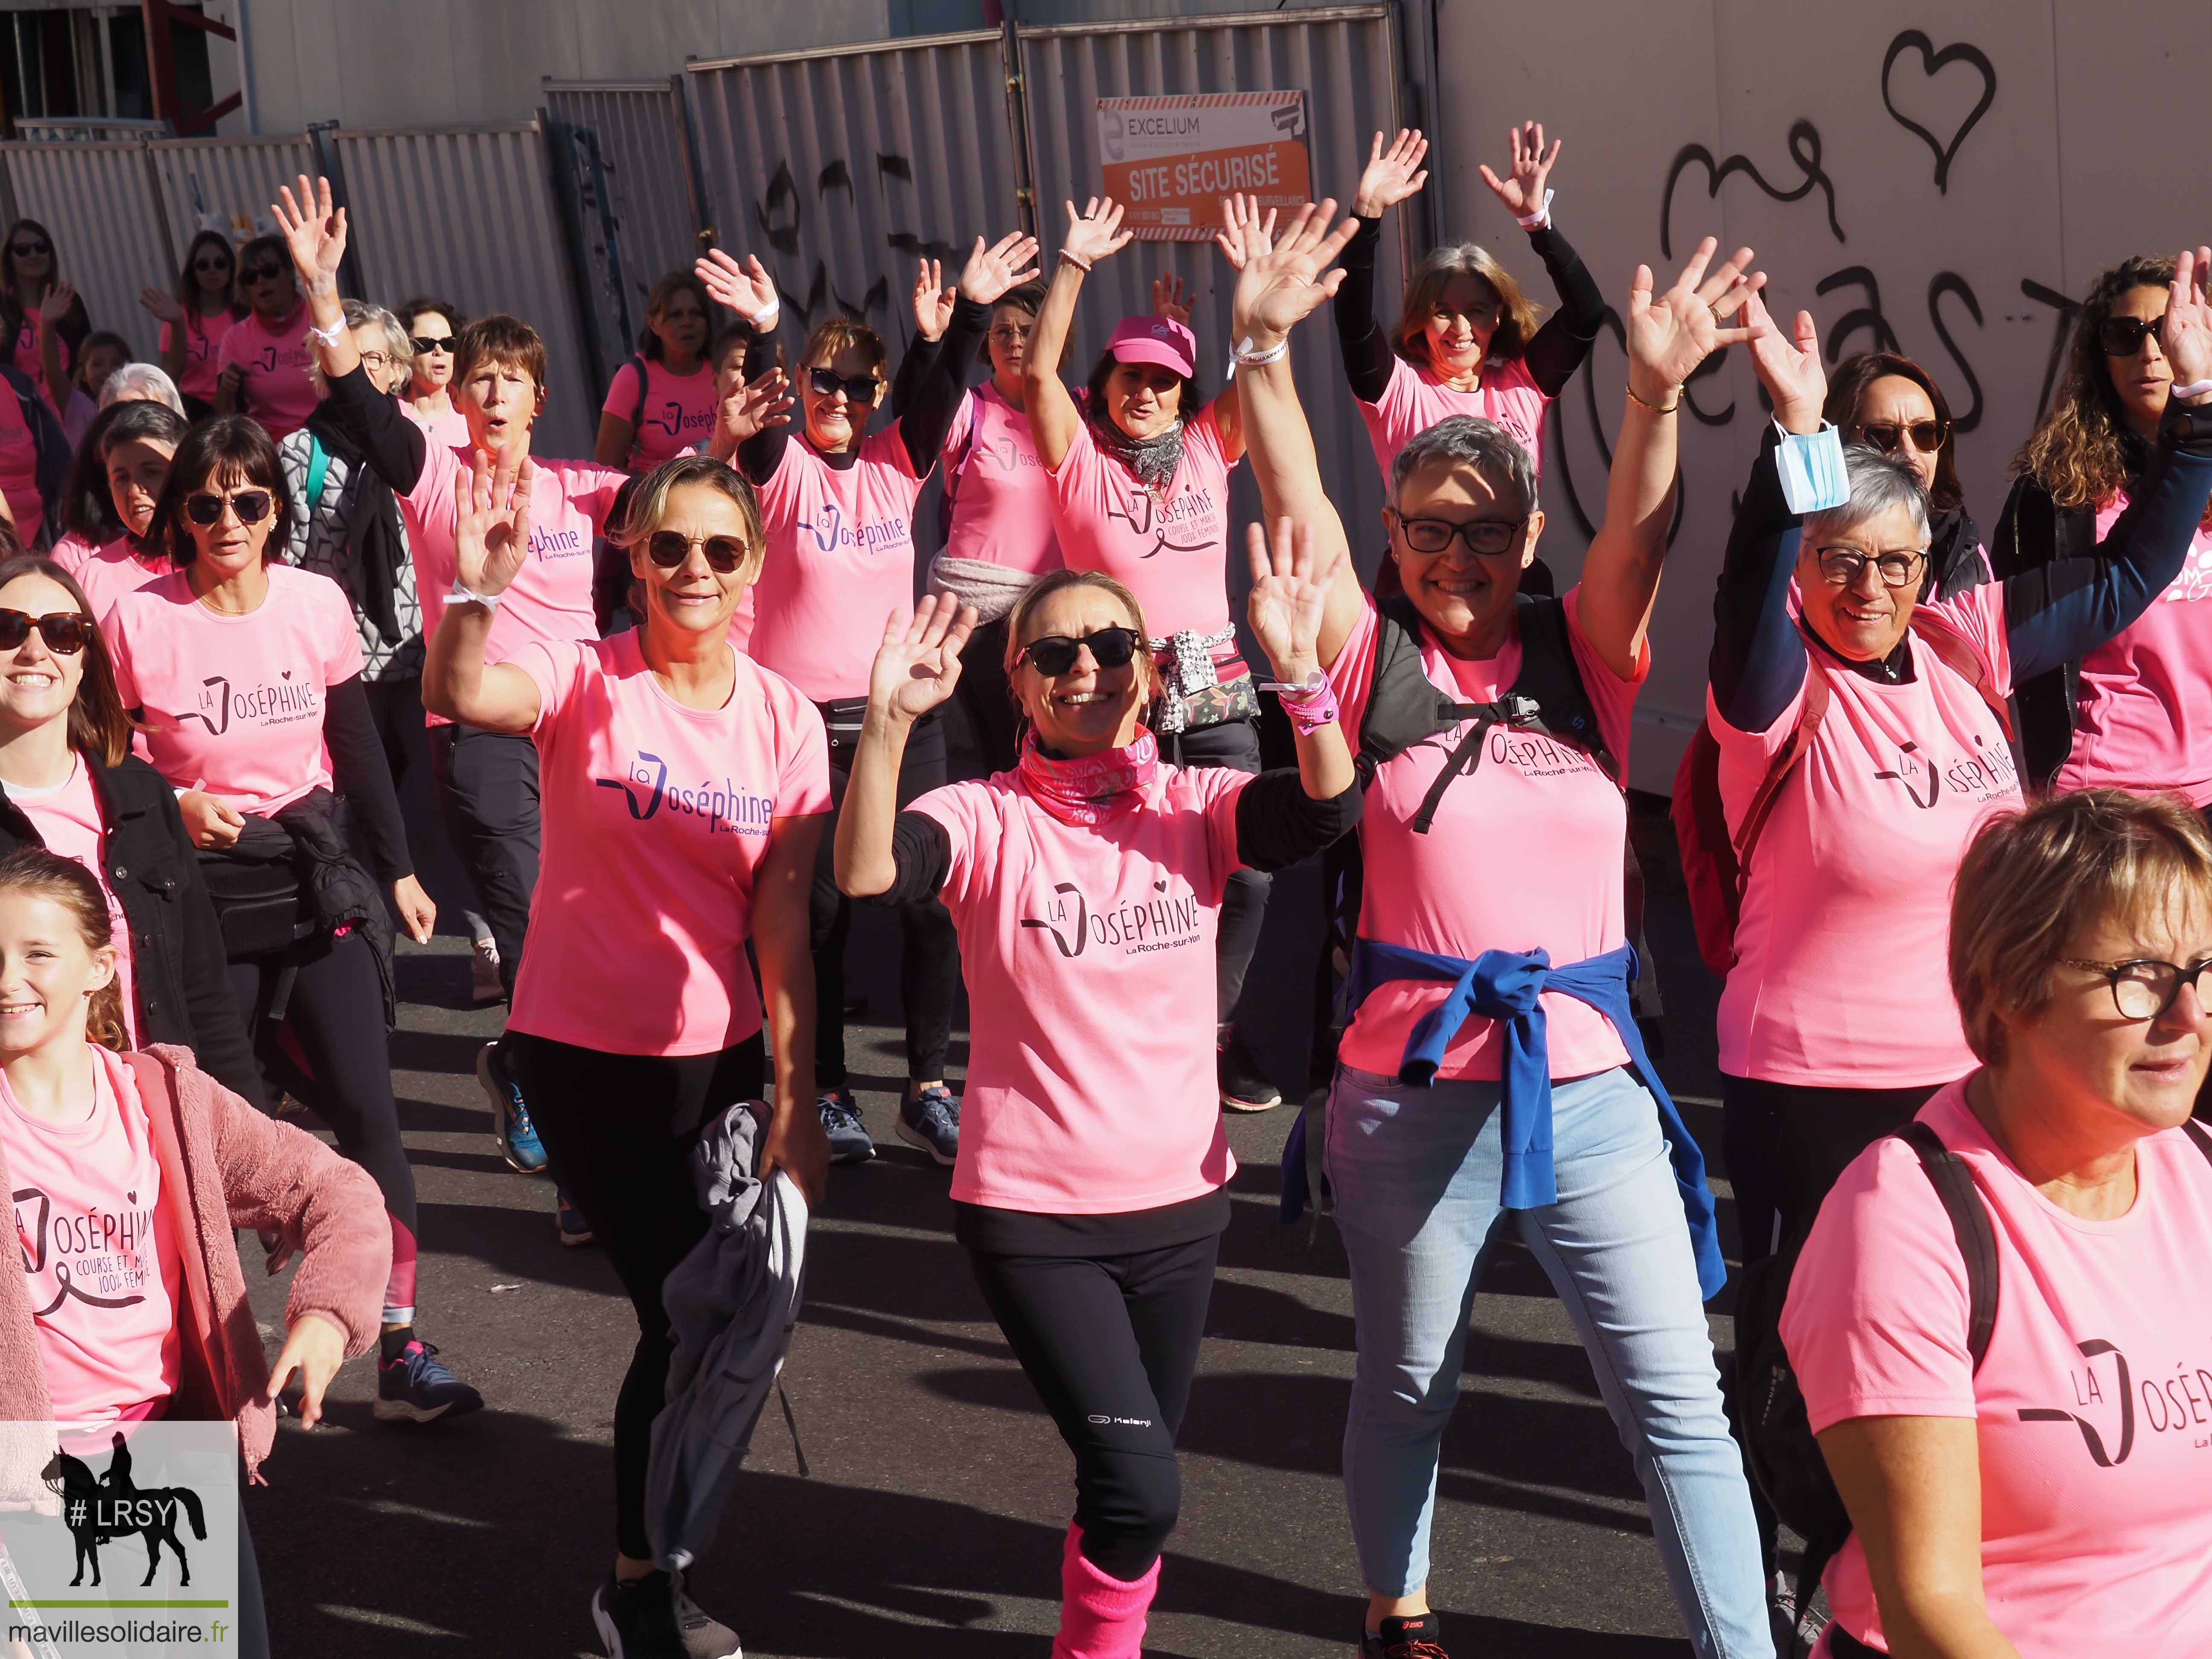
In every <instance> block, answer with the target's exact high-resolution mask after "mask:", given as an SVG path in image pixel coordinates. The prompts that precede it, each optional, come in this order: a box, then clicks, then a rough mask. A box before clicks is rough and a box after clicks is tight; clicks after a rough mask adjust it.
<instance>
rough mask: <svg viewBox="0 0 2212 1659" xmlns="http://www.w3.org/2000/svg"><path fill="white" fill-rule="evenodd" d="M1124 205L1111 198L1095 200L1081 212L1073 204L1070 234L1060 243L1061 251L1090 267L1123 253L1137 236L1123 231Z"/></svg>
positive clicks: (1095, 197) (1094, 198) (1069, 225)
mask: <svg viewBox="0 0 2212 1659" xmlns="http://www.w3.org/2000/svg"><path fill="white" fill-rule="evenodd" d="M1121 211H1122V210H1121V204H1120V203H1119V202H1116V201H1115V199H1114V198H1113V197H1110V196H1094V197H1091V199H1090V202H1089V203H1088V204H1086V205H1085V208H1084V210H1083V211H1082V212H1080V213H1078V212H1077V211H1076V210H1075V204H1074V203H1073V202H1070V203H1069V204H1067V234H1066V237H1064V238H1063V239H1062V240H1061V241H1060V251H1061V252H1065V253H1072V254H1073V255H1074V256H1075V257H1076V258H1079V259H1080V260H1082V261H1083V263H1084V264H1086V265H1087V264H1097V262H1098V261H1099V260H1101V259H1103V258H1106V257H1107V256H1108V255H1109V254H1112V253H1118V252H1121V250H1122V249H1123V248H1125V247H1127V246H1128V245H1129V241H1130V239H1131V238H1132V237H1133V236H1134V235H1135V234H1136V232H1134V231H1133V230H1124V229H1122V228H1121Z"/></svg>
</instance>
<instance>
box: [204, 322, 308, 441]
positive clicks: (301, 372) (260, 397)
mask: <svg viewBox="0 0 2212 1659" xmlns="http://www.w3.org/2000/svg"><path fill="white" fill-rule="evenodd" d="M313 325H314V319H313V318H312V317H310V316H309V315H308V314H307V301H304V300H302V301H301V302H300V308H299V309H298V310H297V311H295V312H294V313H292V315H291V316H289V317H288V318H286V319H284V320H283V322H281V323H278V324H277V325H276V326H274V327H273V328H272V327H271V326H270V325H269V324H267V323H265V322H264V321H262V319H261V318H260V317H259V316H258V314H249V315H247V316H245V317H242V318H240V319H239V320H238V321H237V322H235V323H234V324H232V325H231V326H230V327H229V329H228V330H227V331H225V332H224V334H223V337H222V342H221V343H219V344H218V345H217V346H216V369H217V371H218V372H220V371H221V370H222V369H226V368H230V367H231V365H232V364H234V363H235V364H239V365H240V366H242V367H243V368H245V370H246V380H245V381H244V383H243V384H242V385H241V386H240V388H239V390H240V393H241V394H242V398H243V402H242V403H241V405H240V406H241V407H242V408H243V409H244V410H246V413H247V414H249V415H251V416H253V418H254V419H255V420H257V421H258V422H261V424H262V425H263V426H264V427H265V428H268V432H269V435H270V437H271V438H282V437H284V436H286V435H289V434H290V433H294V432H297V431H298V430H299V429H300V428H301V427H303V426H305V425H307V416H310V415H312V414H313V413H314V412H315V402H316V398H315V387H314V383H313V381H311V380H308V379H307V362H308V354H309V352H310V351H311V349H312V348H311V347H310V346H309V345H308V344H307V331H308V329H309V328H311V327H313Z"/></svg>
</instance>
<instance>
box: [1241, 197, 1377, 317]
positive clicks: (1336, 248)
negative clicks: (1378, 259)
mask: <svg viewBox="0 0 2212 1659" xmlns="http://www.w3.org/2000/svg"><path fill="white" fill-rule="evenodd" d="M1335 216H1336V203H1335V201H1334V199H1331V200H1328V201H1324V202H1308V203H1307V204H1305V205H1304V206H1303V207H1301V208H1298V209H1296V210H1293V211H1292V213H1291V216H1290V218H1289V220H1288V222H1286V223H1285V225H1284V226H1283V228H1282V231H1281V233H1280V234H1279V235H1276V236H1273V237H1272V238H1271V237H1269V236H1268V235H1267V233H1266V232H1265V231H1264V230H1261V229H1259V228H1256V222H1255V218H1254V216H1251V215H1249V212H1248V213H1247V214H1246V216H1245V220H1244V222H1245V227H1246V232H1245V235H1244V238H1243V254H1244V265H1243V270H1239V271H1238V272H1237V291H1236V293H1235V295H1233V296H1232V298H1231V301H1230V314H1231V329H1232V331H1233V332H1234V333H1235V335H1236V337H1237V339H1238V340H1239V341H1240V342H1241V341H1243V340H1247V339H1249V340H1251V341H1253V342H1255V343H1272V342H1273V341H1276V340H1279V339H1281V338H1282V337H1283V336H1285V334H1288V333H1289V332H1290V331H1291V330H1292V329H1293V328H1296V327H1297V325H1298V324H1299V323H1300V322H1302V321H1304V319H1306V318H1308V317H1310V316H1311V315H1312V314H1313V313H1315V312H1316V310H1318V309H1319V308H1320V307H1321V304H1322V301H1324V300H1327V299H1328V297H1329V296H1330V295H1333V294H1334V293H1335V292H1336V290H1337V289H1339V288H1340V287H1341V286H1343V283H1344V272H1343V271H1342V270H1328V269H1327V267H1328V264H1329V262H1330V261H1331V260H1333V259H1334V258H1336V256H1337V255H1338V254H1340V253H1341V252H1343V251H1344V245H1345V244H1346V242H1349V241H1350V240H1352V234H1353V233H1355V232H1356V231H1358V228H1359V222H1358V220H1356V219H1346V221H1345V222H1343V223H1342V224H1340V225H1339V226H1338V227H1337V228H1335V229H1334V230H1333V231H1332V230H1331V229H1330V228H1328V222H1329V221H1330V220H1331V219H1333V218H1334V217H1335Z"/></svg>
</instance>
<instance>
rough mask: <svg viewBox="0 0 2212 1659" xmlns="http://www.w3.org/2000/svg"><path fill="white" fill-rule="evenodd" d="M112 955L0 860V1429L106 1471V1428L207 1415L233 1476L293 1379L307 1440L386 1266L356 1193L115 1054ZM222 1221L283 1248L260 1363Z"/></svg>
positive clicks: (27, 861)
mask: <svg viewBox="0 0 2212 1659" xmlns="http://www.w3.org/2000/svg"><path fill="white" fill-rule="evenodd" d="M116 957H117V951H116V948H115V943H114V940H113V939H112V935H111V933H110V931H109V921H108V913H107V907H106V903H105V902H103V900H102V898H101V896H100V888H99V884H98V883H97V882H96V881H95V880H94V878H93V877H92V876H91V874H90V873H89V872H87V871H86V870H85V869H84V868H83V866H81V865H79V864H78V863H76V861H75V860H71V859H67V858H62V857H58V856H57V855H56V854H52V853H48V852H45V851H42V850H40V849H39V848H22V849H19V850H17V851H15V852H12V853H9V854H6V855H4V856H0V1004H4V1006H6V1007H7V1009H8V1011H9V1012H8V1015H7V1018H6V1019H5V1021H4V1023H0V1024H4V1029H0V1193H6V1194H10V1195H11V1199H12V1205H13V1210H14V1219H15V1231H16V1235H17V1238H18V1240H19V1242H20V1243H21V1246H22V1248H21V1249H20V1250H11V1251H9V1253H8V1255H9V1261H8V1265H7V1266H6V1267H0V1419H5V1420H7V1422H8V1423H9V1425H10V1426H11V1427H13V1426H15V1425H19V1424H21V1425H29V1424H33V1423H38V1422H41V1421H44V1422H50V1423H58V1424H60V1425H64V1428H65V1429H66V1430H68V1431H70V1432H68V1433H66V1434H65V1436H64V1441H63V1445H64V1450H65V1451H67V1452H69V1453H70V1454H72V1455H79V1456H82V1455H84V1454H86V1453H91V1452H106V1450H107V1449H108V1448H109V1446H110V1445H112V1446H113V1448H114V1449H115V1453H114V1455H115V1467H116V1468H127V1467H128V1466H127V1463H126V1462H125V1452H124V1448H125V1438H126V1431H125V1429H124V1428H123V1427H122V1426H121V1425H128V1424H134V1423H140V1422H144V1421H147V1420H149V1419H155V1418H164V1419H180V1418H185V1417H188V1416H193V1415H201V1416H207V1417H213V1418H214V1419H216V1420H217V1421H221V1420H223V1419H231V1420H232V1421H234V1423H235V1425H236V1426H237V1430H238V1434H239V1442H240V1453H241V1454H242V1455H243V1458H244V1462H245V1468H246V1477H247V1479H248V1480H251V1479H252V1478H253V1476H254V1474H255V1473H256V1472H257V1471H258V1468H260V1465H261V1462H262V1460H263V1459H264V1458H265V1457H266V1456H267V1455H268V1454H269V1451H270V1449H271V1446H272V1444H273V1442H274V1440H275V1434H276V1419H275V1413H274V1410H273V1405H274V1401H275V1400H276V1396H277V1395H278V1393H279V1392H280V1391H281V1390H282V1389H283V1388H284V1387H285V1385H286V1384H287V1383H288V1382H289V1381H291V1380H292V1379H293V1378H294V1377H295V1376H296V1377H297V1380H298V1383H299V1390H300V1391H299V1394H298V1395H297V1396H296V1400H297V1404H296V1406H295V1407H294V1409H295V1411H296V1413H297V1415H298V1416H299V1418H300V1419H301V1422H302V1423H304V1424H307V1425H313V1423H314V1422H316V1421H317V1420H318V1419H319V1418H320V1417H321V1416H322V1414H323V1395H324V1390H325V1389H327V1388H328V1387H329V1386H330V1383H331V1378H332V1377H333V1376H336V1375H337V1370H338V1367H339V1365H340V1364H342V1363H343V1361H344V1359H345V1358H347V1356H348V1355H349V1354H355V1353H360V1352H364V1351H365V1350H366V1349H367V1348H368V1346H369V1342H370V1340H371V1336H372V1334H373V1333H374V1330H375V1308H376V1302H375V1297H376V1289H377V1285H378V1284H379V1283H380V1280H381V1279H382V1276H383V1273H384V1267H385V1263H386V1236H385V1231H384V1228H383V1225H382V1221H381V1218H380V1217H379V1216H378V1214H377V1212H376V1211H377V1206H376V1194H375V1189H374V1187H372V1186H371V1185H370V1183H369V1182H368V1179H367V1177H366V1176H362V1174H361V1173H360V1172H359V1171H358V1170H355V1169H353V1168H352V1167H351V1166H349V1165H348V1164H345V1163H343V1161H342V1160H340V1159H339V1158H337V1157H336V1156H335V1155H333V1154H332V1153H331V1152H330V1151H329V1150H328V1149H327V1148H325V1146H322V1144H321V1143H320V1142H319V1141H317V1140H316V1139H315V1138H314V1137H313V1135H310V1134H307V1133H304V1132H303V1131H301V1130H299V1129H296V1128H294V1127H291V1126H290V1125H289V1124H285V1123H280V1122H276V1121H274V1120H272V1119H270V1118H269V1117H267V1116H265V1115H264V1114H263V1113H261V1112H260V1111H258V1110H257V1109H255V1107H254V1106H253V1105H252V1103H249V1102H247V1101H245V1100H242V1099H240V1097H238V1096H236V1095H234V1094H232V1093H230V1092H229V1091H228V1090H225V1089H223V1088H222V1086H221V1085H217V1084H216V1083H215V1082H214V1081H213V1080H212V1079H209V1078H207V1077H205V1076H204V1075H203V1074H202V1073H200V1072H199V1071H198V1070H197V1069H196V1068H195V1067H194V1066H193V1065H192V1061H191V1055H190V1054H187V1053H186V1052H185V1051H184V1050H183V1049H180V1048H163V1049H161V1050H159V1051H158V1052H156V1053H153V1054H143V1053H142V1054H132V1053H131V1052H130V1049H131V1042H129V1040H128V1038H127V1037H126V1036H125V1031H124V1028H123V1023H122V1020H121V1018H120V1016H121V1013H122V1003H121V999H120V996H119V994H118V989H117V985H116ZM240 1226H244V1227H251V1228H253V1229H255V1230H256V1231H262V1232H265V1233H267V1234H268V1235H270V1236H271V1237H276V1238H278V1239H281V1240H282V1241H283V1249H286V1250H287V1251H288V1252H289V1251H293V1250H297V1251H299V1252H300V1253H301V1264H300V1268H299V1271H298V1272H297V1273H295V1275H294V1276H293V1279H292V1285H291V1291H290V1294H289V1297H287V1301H286V1309H285V1327H286V1328H285V1334H284V1341H283V1347H282V1349H281V1351H280V1352H278V1354H277V1356H276V1364H275V1365H274V1366H273V1367H272V1366H271V1365H270V1362H269V1359H268V1356H267V1353H266V1352H265V1351H264V1348H263V1347H262V1345H261V1340H260V1338H259V1336H258V1334H257V1333H256V1327H255V1324H254V1317H253V1310H252V1307H251V1306H250V1305H249V1304H247V1302H246V1286H245V1276H244V1272H243V1269H242V1268H241V1267H240V1262H239V1260H238V1251H237V1246H236V1244H235V1243H234V1233H233V1231H232V1230H233V1229H234V1227H240ZM201 1298H205V1299H206V1300H205V1301H204V1302H203V1303H202V1304H201V1305H197V1306H194V1305H193V1303H194V1301H196V1300H198V1299H201ZM210 1304H211V1305H210ZM80 1437H82V1439H80ZM54 1444H55V1442H54V1440H53V1438H52V1437H51V1431H49V1434H48V1436H47V1437H44V1438H43V1441H42V1443H41V1444H40V1447H39V1448H38V1449H37V1450H36V1452H35V1453H34V1456H35V1458H36V1459H37V1461H34V1462H31V1464H30V1465H29V1467H28V1468H19V1467H12V1466H13V1465H14V1464H15V1458H14V1457H13V1456H12V1455H10V1456H6V1457H4V1458H0V1463H4V1464H5V1465H7V1466H9V1467H0V1501H4V1502H5V1503H6V1504H8V1505H9V1507H10V1508H18V1507H22V1506H24V1505H25V1504H27V1500H31V1499H33V1498H46V1496H47V1493H46V1491H44V1490H42V1489H41V1488H40V1486H39V1485H38V1484H37V1481H38V1476H39V1474H40V1463H41V1462H44V1460H45V1459H46V1458H47V1457H49V1456H51V1455H52V1448H53V1446H54ZM10 1449H11V1450H12V1447H11V1448H10ZM149 1484H151V1483H150V1482H149ZM196 1524H197V1522H196ZM202 1535H204V1533H203V1534H202ZM238 1536H239V1548H240V1562H239V1566H240V1571H239V1575H238V1579H237V1581H236V1582H237V1583H238V1584H239V1586H240V1591H241V1594H240V1598H239V1599H238V1600H237V1601H234V1602H233V1603H232V1604H231V1605H232V1607H234V1612H235V1620H234V1623H235V1628H234V1630H233V1632H232V1634H233V1636H234V1638H235V1639H236V1640H237V1642H238V1644H239V1647H240V1651H241V1652H245V1653H260V1654H266V1653H267V1652H268V1651H269V1644H268V1631H267V1627H266V1623H265V1617H264V1610H263V1607H262V1605H261V1600H260V1575H259V1573H258V1571H256V1570H255V1567H254V1565H253V1559H252V1536H251V1534H250V1533H249V1532H248V1530H247V1528H246V1516H245V1511H244V1510H243V1509H242V1508H241V1509H240V1511H239V1521H238ZM179 1554H180V1556H181V1552H179Z"/></svg>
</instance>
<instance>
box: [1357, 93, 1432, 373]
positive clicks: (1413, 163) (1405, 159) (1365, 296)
mask: <svg viewBox="0 0 2212 1659" xmlns="http://www.w3.org/2000/svg"><path fill="white" fill-rule="evenodd" d="M1428 153H1429V141H1428V140H1427V139H1426V138H1425V137H1422V136H1421V134H1420V132H1419V131H1418V130H1413V131H1403V130H1401V131H1400V132H1399V134H1398V136H1397V137H1395V138H1394V139H1392V140H1391V141H1390V143H1389V147H1388V148H1387V149H1386V148H1385V147H1384V145H1383V135H1382V134H1381V133H1379V132H1378V133H1376V135H1375V141H1374V143H1372V144H1370V146H1369V147H1368V151H1367V167H1366V169H1365V170H1364V172H1362V173H1360V175H1359V188H1358V190H1357V191H1355V192H1353V195H1352V214H1353V216H1354V217H1355V218H1356V220H1357V221H1358V228H1357V230H1356V231H1355V232H1354V234H1353V235H1352V240H1350V241H1348V242H1346V244H1345V246H1344V252H1343V255H1342V257H1343V260H1344V281H1343V283H1342V284H1341V285H1340V287H1339V288H1338V289H1337V290H1336V296H1335V307H1334V309H1335V314H1336V339H1337V344H1338V346H1339V347H1340V348H1341V349H1342V351H1343V354H1344V378H1345V381H1346V384H1347V385H1349V386H1351V388H1352V396H1353V397H1355V398H1358V399H1359V400H1360V401H1361V402H1362V403H1369V404H1371V403H1376V402H1378V401H1380V400H1381V398H1382V396H1383V392H1385V391H1386V390H1388V389H1389V385H1390V369H1391V363H1392V359H1393V356H1394V355H1395V354H1394V353H1393V352H1392V351H1391V349H1390V341H1389V336H1388V335H1387V334H1385V333H1384V332H1383V325H1382V322H1381V321H1380V320H1379V319H1377V318H1376V315H1375V254H1376V249H1377V248H1379V247H1380V246H1382V242H1383V215H1384V214H1385V213H1387V212H1389V210H1391V209H1392V208H1393V207H1395V206H1396V205H1397V204H1399V203H1400V202H1403V201H1405V200H1407V199H1408V198H1409V197H1413V196H1414V195H1417V194H1418V193H1419V191H1420V188H1421V186H1422V185H1425V184H1426V183H1427V182H1428V179H1429V173H1428V169H1427V168H1426V167H1423V166H1422V165H1421V163H1422V161H1424V160H1425V158H1426V156H1427V155H1428Z"/></svg>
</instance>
